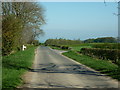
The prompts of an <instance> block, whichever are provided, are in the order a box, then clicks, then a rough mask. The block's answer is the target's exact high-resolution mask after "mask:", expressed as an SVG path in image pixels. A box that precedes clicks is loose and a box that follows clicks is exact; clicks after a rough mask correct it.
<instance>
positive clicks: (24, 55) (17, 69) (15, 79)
mask: <svg viewBox="0 0 120 90" xmlns="http://www.w3.org/2000/svg"><path fill="white" fill-rule="evenodd" d="M35 48H36V47H31V48H28V49H26V50H25V51H19V52H16V53H14V54H11V55H9V56H4V57H3V59H2V71H3V72H2V88H15V87H16V86H18V85H20V84H22V80H21V75H22V74H23V73H24V72H25V71H26V70H28V68H29V67H31V65H32V61H33V60H34V50H35Z"/></svg>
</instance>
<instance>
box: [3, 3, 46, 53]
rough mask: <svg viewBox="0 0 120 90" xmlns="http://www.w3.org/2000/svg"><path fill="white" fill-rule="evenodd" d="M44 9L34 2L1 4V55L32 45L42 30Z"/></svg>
mask: <svg viewBox="0 0 120 90" xmlns="http://www.w3.org/2000/svg"><path fill="white" fill-rule="evenodd" d="M44 11H45V10H44V9H43V7H42V6H41V5H39V4H38V3H36V2H3V3H2V54H3V55H8V54H10V53H11V52H12V51H14V50H17V49H19V50H20V49H21V46H22V45H23V44H32V43H33V42H35V39H36V37H37V36H39V35H40V34H43V33H44V32H43V30H41V29H40V27H41V25H43V24H45V20H44Z"/></svg>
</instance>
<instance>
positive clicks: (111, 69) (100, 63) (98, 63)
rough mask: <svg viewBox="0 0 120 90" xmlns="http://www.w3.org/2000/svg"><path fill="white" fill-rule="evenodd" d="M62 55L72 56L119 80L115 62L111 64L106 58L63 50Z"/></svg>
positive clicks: (119, 76) (119, 74)
mask: <svg viewBox="0 0 120 90" xmlns="http://www.w3.org/2000/svg"><path fill="white" fill-rule="evenodd" d="M63 55H65V56H67V57H69V58H72V59H74V60H76V61H77V62H80V63H82V64H84V65H87V66H89V67H91V68H93V69H95V70H97V71H100V72H101V73H105V74H107V75H109V76H111V77H112V78H115V79H117V80H120V72H118V71H119V70H118V69H119V68H118V66H117V65H116V64H113V63H111V62H109V61H106V60H100V59H95V58H92V57H89V56H85V55H81V54H78V53H76V52H74V51H69V52H65V53H63Z"/></svg>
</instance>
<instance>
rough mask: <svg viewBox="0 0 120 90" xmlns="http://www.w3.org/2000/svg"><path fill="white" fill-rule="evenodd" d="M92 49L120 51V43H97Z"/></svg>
mask: <svg viewBox="0 0 120 90" xmlns="http://www.w3.org/2000/svg"><path fill="white" fill-rule="evenodd" d="M92 47H93V48H102V49H120V43H96V44H92Z"/></svg>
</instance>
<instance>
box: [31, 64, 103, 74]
mask: <svg viewBox="0 0 120 90" xmlns="http://www.w3.org/2000/svg"><path fill="white" fill-rule="evenodd" d="M30 71H31V72H38V73H65V74H85V75H95V76H103V75H101V74H100V73H99V72H94V71H90V70H88V69H86V68H85V67H83V66H81V65H76V64H67V65H65V64H61V65H55V64H53V63H50V64H39V68H37V69H31V70H30Z"/></svg>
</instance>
